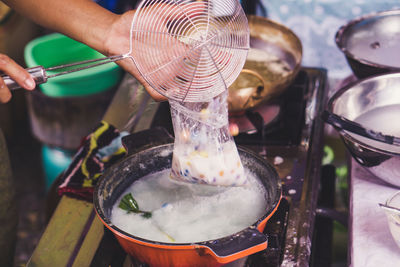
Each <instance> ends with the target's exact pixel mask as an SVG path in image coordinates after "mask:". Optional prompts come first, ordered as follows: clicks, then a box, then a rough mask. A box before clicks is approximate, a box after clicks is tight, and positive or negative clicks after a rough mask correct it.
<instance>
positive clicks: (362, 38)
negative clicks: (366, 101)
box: [336, 10, 400, 78]
mask: <svg viewBox="0 0 400 267" xmlns="http://www.w3.org/2000/svg"><path fill="white" fill-rule="evenodd" d="M336 44H337V46H338V47H339V49H340V50H341V51H342V52H343V53H344V55H345V57H346V59H347V62H348V63H349V65H350V67H351V69H352V70H353V72H354V74H355V75H356V76H357V77H358V78H365V77H369V76H372V75H375V74H382V73H388V72H398V71H400V53H399V52H398V51H399V50H400V10H390V11H383V12H377V13H373V14H368V15H364V16H362V17H359V18H356V19H354V20H351V21H350V22H348V23H347V24H345V25H343V26H342V27H340V28H339V30H338V31H337V33H336Z"/></svg>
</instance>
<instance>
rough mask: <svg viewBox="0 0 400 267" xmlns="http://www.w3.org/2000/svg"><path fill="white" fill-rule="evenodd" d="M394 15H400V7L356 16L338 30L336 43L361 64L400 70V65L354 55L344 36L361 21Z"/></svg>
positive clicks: (394, 70) (344, 52)
mask: <svg viewBox="0 0 400 267" xmlns="http://www.w3.org/2000/svg"><path fill="white" fill-rule="evenodd" d="M392 15H400V9H393V10H385V11H377V12H372V13H369V14H365V15H362V16H359V17H356V18H354V19H352V20H350V21H349V22H347V23H346V24H344V25H342V26H341V27H340V28H339V29H338V31H337V32H336V35H335V43H336V45H337V47H338V48H339V49H340V50H341V51H342V52H343V54H344V55H345V56H346V57H348V58H350V59H353V60H355V61H358V62H360V63H361V64H364V65H367V66H370V67H375V68H382V69H388V70H390V71H393V72H397V71H400V67H393V66H389V65H384V64H379V63H374V62H372V61H369V60H366V59H363V58H360V57H358V56H356V55H354V54H353V53H351V52H350V51H349V50H348V49H347V47H346V46H345V45H344V38H343V37H344V36H345V33H346V32H347V30H349V29H351V28H352V27H353V26H354V25H356V24H358V23H360V22H363V21H365V20H367V19H370V18H373V17H379V16H380V17H382V16H392Z"/></svg>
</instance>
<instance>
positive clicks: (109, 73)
mask: <svg viewBox="0 0 400 267" xmlns="http://www.w3.org/2000/svg"><path fill="white" fill-rule="evenodd" d="M24 57H25V62H26V65H27V66H28V67H35V66H39V65H40V66H43V67H45V68H48V67H52V66H57V65H62V64H68V63H74V62H78V61H83V60H90V59H97V58H103V57H105V56H104V55H102V54H101V53H99V52H97V51H96V50H94V49H92V48H90V47H88V46H87V45H85V44H83V43H80V42H77V41H75V40H73V39H71V38H69V37H67V36H65V35H62V34H59V33H53V34H48V35H44V36H41V37H39V38H36V39H34V40H32V41H30V42H29V43H28V44H27V45H26V46H25V51H24ZM48 74H49V75H50V74H51V72H48ZM122 75H123V70H122V69H121V68H120V67H119V66H118V65H117V64H115V63H107V64H104V65H101V66H96V67H92V68H89V69H85V70H80V71H77V72H73V73H69V74H66V75H61V76H58V77H54V78H50V79H49V80H48V81H47V82H46V83H44V84H41V85H39V87H40V89H41V90H42V92H43V93H44V94H45V95H48V96H51V97H65V96H84V95H89V94H94V93H99V92H103V91H106V90H108V89H110V88H112V87H114V86H115V85H117V84H118V82H119V81H120V80H121V78H122Z"/></svg>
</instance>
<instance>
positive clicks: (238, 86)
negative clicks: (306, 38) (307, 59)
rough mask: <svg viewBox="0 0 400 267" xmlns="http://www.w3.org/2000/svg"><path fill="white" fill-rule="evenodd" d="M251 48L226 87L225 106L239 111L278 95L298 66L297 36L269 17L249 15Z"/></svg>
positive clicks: (299, 56) (295, 73)
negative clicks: (240, 69)
mask: <svg viewBox="0 0 400 267" xmlns="http://www.w3.org/2000/svg"><path fill="white" fill-rule="evenodd" d="M247 18H248V21H249V28H250V50H249V53H248V56H247V59H246V63H245V65H244V67H243V70H242V72H241V73H240V75H239V76H238V78H237V79H236V80H235V82H234V83H233V84H232V85H231V86H230V87H229V97H228V108H229V111H230V112H233V113H234V112H240V111H243V110H246V109H249V108H254V107H255V106H257V105H259V104H261V103H263V102H266V101H268V100H269V99H271V98H274V97H276V96H278V95H280V94H281V93H282V92H284V91H285V89H286V88H287V87H288V86H289V85H290V84H291V83H292V82H293V80H294V78H295V77H296V75H297V73H298V72H299V70H300V65H301V60H302V55H303V53H302V52H303V50H302V45H301V41H300V39H299V38H298V37H297V36H296V35H295V34H294V33H293V32H292V31H291V30H290V29H289V28H287V27H285V26H283V25H281V24H279V23H277V22H274V21H272V20H270V19H267V18H264V17H259V16H254V15H249V16H248V17H247Z"/></svg>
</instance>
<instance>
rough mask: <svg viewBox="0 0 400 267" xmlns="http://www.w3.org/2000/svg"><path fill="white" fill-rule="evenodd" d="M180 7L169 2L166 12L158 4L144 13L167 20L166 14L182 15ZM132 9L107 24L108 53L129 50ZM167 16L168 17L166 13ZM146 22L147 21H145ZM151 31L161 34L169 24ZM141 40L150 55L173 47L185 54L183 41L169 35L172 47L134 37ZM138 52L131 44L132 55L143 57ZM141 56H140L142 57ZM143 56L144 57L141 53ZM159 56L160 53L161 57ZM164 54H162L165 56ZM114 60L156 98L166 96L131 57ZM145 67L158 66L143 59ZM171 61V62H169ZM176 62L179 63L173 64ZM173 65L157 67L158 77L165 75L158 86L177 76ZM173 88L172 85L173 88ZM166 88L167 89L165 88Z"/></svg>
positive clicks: (169, 50) (203, 6)
mask: <svg viewBox="0 0 400 267" xmlns="http://www.w3.org/2000/svg"><path fill="white" fill-rule="evenodd" d="M189 5H196V7H197V9H194V10H196V12H198V10H199V8H200V9H201V8H205V5H204V3H198V2H196V3H190V4H189ZM147 8H153V7H147ZM180 9H181V7H179V6H172V7H171V6H170V9H169V12H161V11H160V10H162V8H160V9H158V8H154V9H153V10H150V11H149V10H146V12H147V14H149V13H150V14H151V16H154V17H156V18H158V19H159V20H161V21H163V20H165V21H167V20H168V18H174V19H179V18H180V17H179V16H182V17H183V16H184V15H182V12H181V10H180ZM188 10H189V14H188V15H189V16H191V15H192V14H190V10H191V9H190V8H188ZM134 12H135V11H128V12H126V13H124V14H122V15H120V16H119V17H118V18H116V19H115V20H114V23H113V24H112V25H111V27H110V31H109V33H108V36H107V39H106V42H105V44H104V46H105V48H104V49H103V50H104V51H106V54H107V55H121V54H126V53H127V52H129V49H130V39H129V38H130V30H131V23H132V19H133V16H134ZM165 13H168V15H166V14H165ZM166 16H168V17H166ZM145 23H147V22H145ZM151 26H153V25H148V26H146V28H147V29H149V28H150V27H151ZM150 31H152V32H156V33H158V34H160V32H165V33H168V28H167V26H165V28H164V29H159V28H157V29H150ZM139 41H140V42H144V43H145V45H146V53H149V54H151V55H152V56H156V57H157V55H163V54H164V53H171V52H172V51H171V50H174V51H173V52H174V54H175V55H176V54H182V55H184V54H185V53H186V50H187V48H186V45H185V44H184V43H183V42H181V41H180V40H177V39H176V38H173V37H171V39H170V40H169V44H170V45H171V44H172V46H173V48H172V47H171V46H167V47H165V46H164V47H162V46H161V45H160V44H159V43H157V44H149V43H148V42H146V40H135V42H136V43H137V42H139ZM140 53H143V51H135V47H133V51H132V53H131V55H132V56H133V58H138V57H142V55H141V54H140ZM142 58H143V57H142ZM144 58H146V57H144ZM160 58H161V57H160ZM164 58H165V57H164ZM117 64H119V65H120V66H121V67H122V68H124V69H125V70H126V71H127V72H129V73H130V74H132V75H133V76H135V78H136V79H138V81H139V82H141V83H142V84H143V85H144V87H145V88H146V90H147V91H148V92H149V94H150V95H151V96H152V97H153V98H154V99H155V100H157V101H163V100H166V97H164V96H162V95H161V94H160V93H158V92H157V91H156V90H155V89H154V88H152V87H151V86H150V85H149V84H148V83H147V82H146V81H145V79H144V78H143V77H142V75H141V74H140V73H139V71H138V69H137V67H136V66H135V64H134V63H133V61H132V60H131V59H130V58H128V59H124V60H122V61H118V62H117ZM146 64H147V65H146V69H147V70H149V71H153V70H156V69H158V68H159V67H160V66H153V65H151V64H153V63H152V62H146ZM171 65H172V66H171ZM176 65H178V64H176ZM174 68H175V67H174V66H173V64H170V65H169V68H164V69H162V70H161V69H160V70H158V71H164V73H161V74H160V73H158V74H159V75H158V77H165V80H163V81H157V83H159V86H162V85H163V83H167V81H168V80H169V79H174V78H175V77H176V76H178V73H179V71H180V69H179V68H178V66H177V68H175V69H174ZM174 89H175V88H174ZM166 90H168V89H166Z"/></svg>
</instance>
